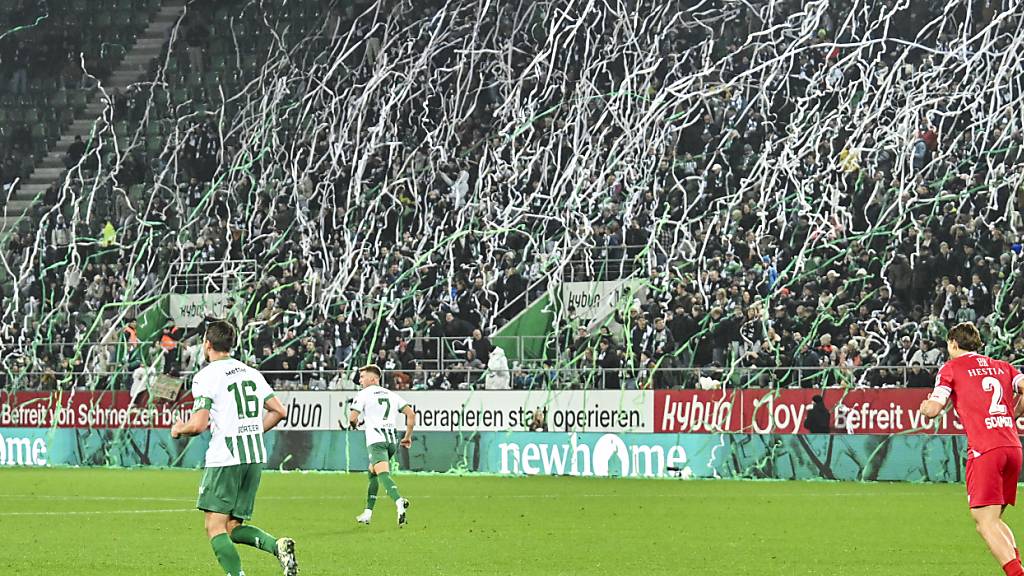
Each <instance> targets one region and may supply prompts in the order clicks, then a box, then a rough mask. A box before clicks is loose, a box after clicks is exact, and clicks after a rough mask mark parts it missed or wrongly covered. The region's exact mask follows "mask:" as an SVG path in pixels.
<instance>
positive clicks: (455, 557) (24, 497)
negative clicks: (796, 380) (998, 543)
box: [0, 469, 1024, 576]
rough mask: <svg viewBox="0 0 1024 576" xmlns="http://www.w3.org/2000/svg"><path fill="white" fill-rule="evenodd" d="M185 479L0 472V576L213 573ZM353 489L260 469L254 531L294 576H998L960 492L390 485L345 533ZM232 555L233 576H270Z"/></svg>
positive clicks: (162, 473) (854, 487) (450, 480)
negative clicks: (273, 541) (267, 537)
mask: <svg viewBox="0 0 1024 576" xmlns="http://www.w3.org/2000/svg"><path fill="white" fill-rule="evenodd" d="M199 477H200V472H199V471H181V470H112V469H77V470H76V469H55V470H45V469H4V470H0V536H2V542H3V553H2V555H0V574H3V575H10V574H25V575H33V576H35V575H40V574H47V575H49V574H54V575H75V576H91V575H101V574H102V575H104V576H107V575H132V574H145V575H147V576H161V575H166V576H182V575H210V576H215V575H217V574H218V573H219V569H218V567H217V565H216V563H215V561H214V557H213V554H212V552H211V550H210V546H209V543H208V542H207V540H206V538H205V535H204V533H203V527H202V516H201V514H200V513H199V512H197V511H195V510H193V509H192V506H193V504H194V497H193V495H194V494H195V492H196V487H197V486H198V483H199ZM365 479H366V478H365V475H359V474H317V473H314V474H303V473H295V472H292V473H284V474H282V473H266V474H265V475H264V477H263V484H262V487H261V489H260V498H259V499H258V500H257V505H256V517H255V518H254V524H256V525H258V526H260V527H261V528H263V529H265V530H267V531H268V532H270V533H271V534H274V535H278V536H280V535H288V536H291V537H293V538H295V540H296V542H297V552H298V554H299V561H300V567H301V572H300V573H301V574H303V575H304V576H318V575H332V576H334V575H347V574H396V575H403V576H404V575H418V574H424V575H425V574H430V575H437V574H444V575H448V574H452V575H459V574H487V575H491V574H509V575H515V576H524V575H526V576H529V575H542V574H543V575H549V574H566V575H569V574H573V575H575V574H614V575H638V576H640V575H649V574H713V575H718V574H722V575H725V574H751V575H754V574H758V575H760V574H780V575H781V574H785V575H794V574H828V575H843V576H847V575H871V576H879V575H885V574H892V575H900V576H906V575H912V574H942V575H956V574H964V575H968V574H969V575H971V576H975V575H979V574H999V573H1001V570H1000V569H999V567H998V566H997V565H996V564H995V561H994V560H992V558H991V557H990V556H989V555H988V552H987V550H986V549H985V548H984V545H983V544H982V542H981V540H980V539H979V538H978V536H977V535H976V534H975V532H974V529H973V526H972V524H971V521H970V518H969V516H968V513H967V510H966V507H965V497H964V489H963V486H962V485H912V484H853V483H831V482H829V483H826V482H733V481H681V480H620V479H580V478H564V477H559V478H497V477H456V476H421V475H410V474H399V475H398V476H397V481H398V485H399V487H400V488H401V490H402V493H403V495H405V496H407V497H408V498H409V499H410V500H411V501H412V508H411V509H410V525H409V526H407V527H406V528H403V529H399V528H398V527H397V526H396V525H395V518H394V506H393V505H392V504H391V502H390V500H389V499H387V497H386V495H385V494H384V493H383V491H382V492H381V501H380V504H379V505H378V506H377V512H376V516H375V517H374V523H373V525H372V526H369V527H366V526H359V525H357V524H356V523H355V521H354V517H355V515H356V514H358V513H359V512H360V511H362V509H363V504H364V501H365V500H364V497H365V496H364V495H365ZM1007 520H1008V523H1009V524H1010V526H1011V527H1014V528H1017V529H1018V530H1019V532H1020V534H1021V535H1022V536H1024V520H1022V519H1021V515H1020V513H1019V512H1017V511H1016V510H1010V511H1008V512H1007ZM240 551H241V555H242V561H243V563H244V568H245V573H246V575H247V576H262V575H272V574H278V573H279V568H278V565H277V563H276V561H275V560H274V558H272V557H270V556H269V555H266V554H264V553H261V552H257V551H255V550H253V549H251V548H244V547H242V548H240Z"/></svg>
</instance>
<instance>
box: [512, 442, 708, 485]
mask: <svg viewBox="0 0 1024 576" xmlns="http://www.w3.org/2000/svg"><path fill="white" fill-rule="evenodd" d="M498 451H499V457H500V459H501V462H500V464H499V470H498V471H499V472H500V473H502V474H527V475H536V474H546V475H565V474H568V475H570V476H631V477H639V476H647V477H652V476H666V475H667V474H668V472H669V471H675V473H676V474H679V475H681V476H683V477H689V476H691V475H692V472H691V470H690V468H689V467H688V466H686V463H687V459H686V451H685V450H684V449H683V447H682V446H675V445H673V446H668V447H665V446H659V445H651V444H645V443H639V442H630V443H627V442H625V441H624V440H623V439H622V438H620V437H619V436H618V435H616V434H604V435H603V436H601V437H600V438H598V439H597V441H596V442H594V443H593V445H592V446H591V445H590V444H588V443H587V442H585V441H583V442H581V441H580V437H579V436H578V435H577V434H570V435H569V436H568V442H561V443H549V442H505V443H500V444H498Z"/></svg>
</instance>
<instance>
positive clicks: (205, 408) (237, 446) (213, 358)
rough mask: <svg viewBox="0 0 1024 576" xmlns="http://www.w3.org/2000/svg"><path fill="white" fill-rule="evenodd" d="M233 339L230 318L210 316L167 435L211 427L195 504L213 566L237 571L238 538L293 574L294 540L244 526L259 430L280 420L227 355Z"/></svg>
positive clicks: (256, 470) (279, 410) (257, 385)
mask: <svg viewBox="0 0 1024 576" xmlns="http://www.w3.org/2000/svg"><path fill="white" fill-rule="evenodd" d="M234 345H235V329H234V328H233V327H232V326H231V325H230V324H228V323H227V322H211V323H210V325H209V326H208V327H207V329H206V336H205V340H204V342H203V354H204V355H205V356H206V359H207V360H208V361H209V364H207V366H206V367H205V368H203V369H202V370H200V371H199V372H198V373H197V374H196V375H195V376H193V378H192V397H193V398H194V399H195V406H194V407H193V408H192V417H191V418H189V421H188V422H180V421H179V422H175V424H174V426H173V427H172V428H171V437H172V438H178V437H180V436H196V435H198V434H202V433H203V432H204V431H205V430H206V428H207V426H209V427H210V428H211V432H212V438H210V446H209V448H208V449H207V450H206V470H205V472H204V473H203V480H202V483H201V484H200V485H199V501H198V502H197V503H196V507H197V508H199V509H200V510H202V511H203V512H205V516H206V517H205V522H206V534H207V536H209V538H210V545H211V546H212V547H213V553H214V555H215V556H216V557H217V562H218V563H219V564H220V566H221V569H222V570H221V573H222V574H223V573H226V574H227V576H244V575H245V572H243V571H242V560H241V559H240V558H239V556H238V550H237V549H235V544H245V545H247V546H252V547H253V548H257V549H259V550H263V551H264V552H267V553H269V554H272V555H274V556H275V557H277V559H278V561H279V562H280V563H281V569H282V570H283V571H284V574H285V576H295V574H297V573H298V565H297V564H296V562H295V542H294V541H292V539H291V538H275V537H273V536H271V535H270V534H267V533H266V532H264V531H263V530H260V529H259V528H257V527H255V526H251V525H244V522H245V521H246V520H249V519H250V518H252V510H253V504H254V503H255V501H256V490H257V489H258V488H259V486H260V474H261V473H262V471H263V465H264V464H265V463H266V461H267V448H266V443H265V442H264V439H263V433H264V432H267V431H268V430H270V429H272V428H273V427H274V426H277V424H278V423H279V422H280V421H281V420H284V418H285V417H286V416H287V412H286V410H285V407H284V406H283V405H282V404H281V401H280V400H278V399H277V398H275V397H274V391H273V390H271V389H270V385H268V384H267V381H266V379H264V378H263V375H262V374H260V373H259V371H258V370H255V369H253V368H250V367H249V366H246V365H245V364H243V363H241V362H239V361H238V360H235V359H234V358H232V357H231V349H232V348H233V347H234Z"/></svg>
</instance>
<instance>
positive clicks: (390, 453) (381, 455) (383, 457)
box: [366, 442, 398, 466]
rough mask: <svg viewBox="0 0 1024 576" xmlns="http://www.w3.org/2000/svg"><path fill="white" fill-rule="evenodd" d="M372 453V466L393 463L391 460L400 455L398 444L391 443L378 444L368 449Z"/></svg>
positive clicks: (371, 445)
mask: <svg viewBox="0 0 1024 576" xmlns="http://www.w3.org/2000/svg"><path fill="white" fill-rule="evenodd" d="M366 450H367V451H368V452H369V453H370V466H373V465H374V464H377V463H379V462H391V459H392V458H394V457H395V454H398V444H391V443H389V442H377V443H376V444H370V445H369V446H367V447H366Z"/></svg>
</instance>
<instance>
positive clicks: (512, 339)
mask: <svg viewBox="0 0 1024 576" xmlns="http://www.w3.org/2000/svg"><path fill="white" fill-rule="evenodd" d="M301 340H302V338H301V337H300V338H299V339H298V340H296V341H295V342H291V343H285V344H283V345H281V346H279V347H278V348H277V349H276V351H277V352H279V353H281V354H283V353H284V351H285V350H286V349H287V348H288V347H289V346H293V347H295V348H296V349H297V351H298V352H299V353H300V354H301V353H302V352H301V350H299V349H300V348H301V347H302V346H301ZM364 340H367V341H368V340H369V339H364ZM472 340H473V338H472V337H471V336H458V337H449V336H440V337H436V336H414V337H412V338H410V339H407V340H405V342H406V349H407V350H409V351H410V352H411V353H412V355H413V358H414V359H415V360H416V361H417V362H419V363H421V364H423V365H424V366H426V367H429V368H431V369H440V368H442V367H449V366H452V365H455V364H459V363H462V362H465V361H466V360H467V356H468V354H467V352H468V351H470V350H472V349H473V343H472ZM488 340H489V341H490V342H491V344H493V345H495V346H498V347H500V348H503V349H504V350H505V351H506V353H507V354H508V353H510V352H513V351H514V352H515V357H516V358H518V359H519V360H521V361H523V362H540V361H543V360H545V359H547V358H548V357H547V356H546V355H545V354H544V352H541V353H540V354H539V355H533V356H527V357H523V356H522V353H523V351H530V350H535V349H536V350H542V351H544V350H547V348H548V346H547V344H548V343H549V342H551V341H552V340H551V337H550V336H530V335H515V336H490V337H488ZM186 342H189V340H187V339H186V340H185V341H183V342H179V343H178V346H179V347H182V346H186V345H187V344H186ZM195 343H196V341H193V342H192V344H190V345H194V344H195ZM537 343H540V345H539V346H538V345H537ZM143 348H149V349H156V348H159V342H140V343H139V344H136V345H134V346H132V345H129V344H128V343H127V342H125V341H117V342H34V343H30V344H27V345H24V346H8V347H7V348H6V349H5V348H4V347H3V346H0V356H2V355H3V354H4V353H5V352H7V353H12V352H13V353H15V354H18V353H20V354H26V353H28V354H31V355H33V356H35V357H39V356H40V355H42V354H45V353H47V352H49V353H54V354H55V353H57V352H61V353H63V354H64V355H65V356H71V355H73V354H75V353H77V354H78V355H79V356H80V357H82V358H84V359H90V358H94V357H95V356H96V354H106V355H107V356H108V357H110V358H111V361H113V358H114V357H115V356H117V355H118V354H124V353H126V352H127V351H128V350H129V349H132V350H136V349H143ZM357 348H358V345H357V343H352V344H351V345H349V346H347V347H344V348H343V349H342V351H341V352H345V350H348V352H345V353H342V354H340V356H341V358H342V359H346V358H350V357H352V356H354V355H357ZM334 352H335V351H334V350H330V351H328V355H329V356H334ZM358 356H359V357H362V358H365V357H366V352H365V351H362V350H359V351H358Z"/></svg>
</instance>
